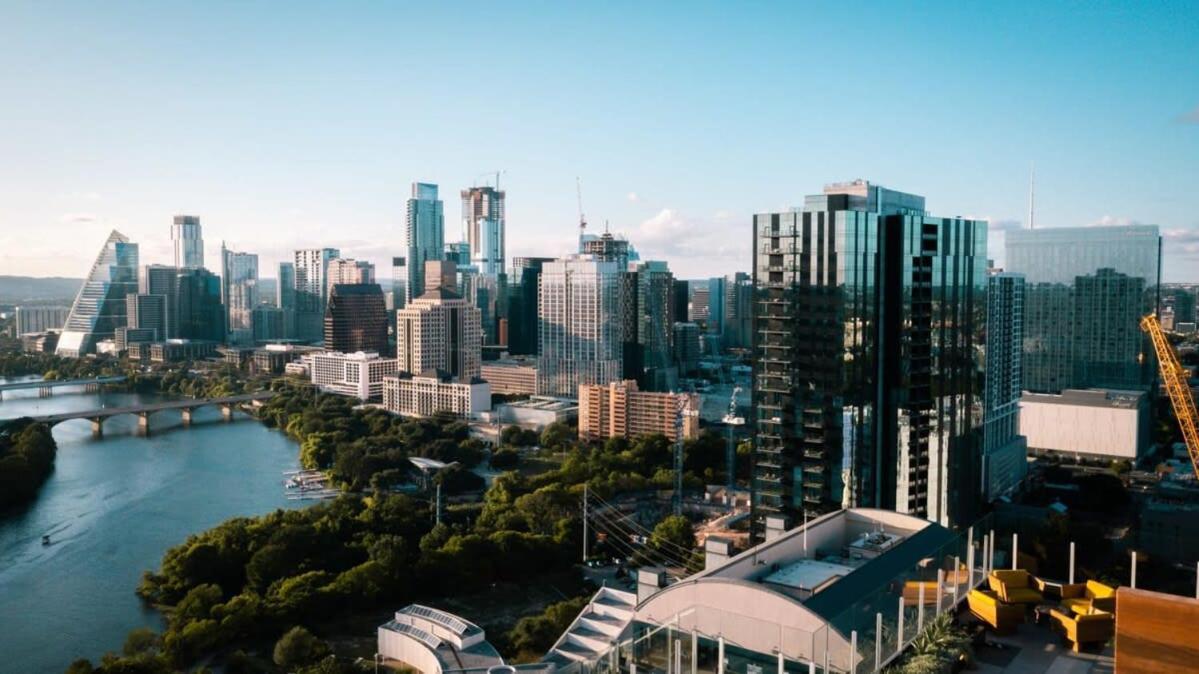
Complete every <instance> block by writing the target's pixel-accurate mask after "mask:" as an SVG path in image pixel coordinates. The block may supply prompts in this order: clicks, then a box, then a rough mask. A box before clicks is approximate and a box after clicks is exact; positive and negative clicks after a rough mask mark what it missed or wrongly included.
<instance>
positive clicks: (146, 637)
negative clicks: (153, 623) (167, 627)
mask: <svg viewBox="0 0 1199 674" xmlns="http://www.w3.org/2000/svg"><path fill="white" fill-rule="evenodd" d="M160 648H162V637H161V636H159V634H158V633H157V632H155V631H154V630H152V629H150V628H148V627H138V628H137V629H134V630H132V631H130V632H129V635H128V636H126V637H125V646H124V648H122V649H121V652H122V653H124V654H125V655H142V654H143V653H156V652H157V651H158V650H159V649H160Z"/></svg>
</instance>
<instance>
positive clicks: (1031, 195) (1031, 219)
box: [1028, 162, 1037, 229]
mask: <svg viewBox="0 0 1199 674" xmlns="http://www.w3.org/2000/svg"><path fill="white" fill-rule="evenodd" d="M1036 203H1037V167H1036V165H1035V164H1033V163H1032V162H1029V163H1028V228H1029V229H1036V228H1037V219H1036Z"/></svg>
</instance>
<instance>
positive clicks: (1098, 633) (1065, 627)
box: [1049, 609, 1116, 653]
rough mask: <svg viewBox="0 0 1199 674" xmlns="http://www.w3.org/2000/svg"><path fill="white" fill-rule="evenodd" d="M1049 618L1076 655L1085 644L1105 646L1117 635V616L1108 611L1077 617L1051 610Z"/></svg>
mask: <svg viewBox="0 0 1199 674" xmlns="http://www.w3.org/2000/svg"><path fill="white" fill-rule="evenodd" d="M1049 618H1050V620H1052V621H1053V626H1054V628H1055V629H1056V630H1057V631H1058V632H1060V633H1061V634H1062V635H1063V636H1065V637H1066V639H1067V640H1068V641H1069V642H1070V647H1071V648H1073V649H1074V652H1075V653H1077V652H1078V651H1079V649H1080V648H1081V647H1082V645H1083V644H1096V643H1097V644H1105V643H1107V641H1108V639H1111V638H1112V637H1113V636H1114V635H1115V634H1116V616H1115V615H1113V614H1111V613H1108V612H1107V611H1095V612H1093V613H1089V614H1087V615H1079V616H1076V615H1071V614H1070V613H1069V612H1062V611H1059V610H1057V609H1051V610H1050V611H1049Z"/></svg>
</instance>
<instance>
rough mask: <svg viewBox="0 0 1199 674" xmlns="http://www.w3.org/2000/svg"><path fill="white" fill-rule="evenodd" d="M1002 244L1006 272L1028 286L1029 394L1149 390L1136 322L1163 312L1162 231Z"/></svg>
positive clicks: (1014, 235) (1148, 366)
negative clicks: (1018, 276)
mask: <svg viewBox="0 0 1199 674" xmlns="http://www.w3.org/2000/svg"><path fill="white" fill-rule="evenodd" d="M1005 241H1006V244H1005V245H1006V254H1007V261H1006V267H1007V269H1008V270H1009V271H1013V272H1018V273H1022V274H1024V275H1025V277H1026V279H1027V288H1026V301H1025V316H1026V322H1025V332H1024V360H1025V363H1024V380H1025V387H1026V388H1027V389H1028V390H1030V391H1035V392H1041V393H1060V392H1061V391H1062V390H1064V389H1067V388H1091V387H1099V388H1115V389H1131V390H1145V389H1146V388H1148V387H1149V386H1150V385H1151V384H1152V382H1153V380H1154V376H1155V372H1156V370H1155V368H1156V362H1155V360H1154V358H1153V354H1152V350H1151V349H1149V348H1147V342H1146V341H1145V337H1144V335H1142V334H1141V331H1140V328H1139V321H1140V317H1141V316H1142V315H1144V314H1146V313H1149V312H1152V311H1155V309H1156V307H1157V306H1158V304H1159V296H1158V295H1159V284H1160V273H1161V236H1160V234H1159V232H1158V228H1157V227H1156V226H1152V225H1129V226H1122V227H1072V228H1056V229H1031V230H1018V231H1014V232H1008V233H1007V235H1006V237H1005Z"/></svg>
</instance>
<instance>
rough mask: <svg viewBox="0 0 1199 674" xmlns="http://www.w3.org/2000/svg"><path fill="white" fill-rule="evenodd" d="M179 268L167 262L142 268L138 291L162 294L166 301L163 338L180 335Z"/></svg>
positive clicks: (148, 293) (172, 337) (147, 293)
mask: <svg viewBox="0 0 1199 674" xmlns="http://www.w3.org/2000/svg"><path fill="white" fill-rule="evenodd" d="M178 277H179V269H178V268H177V267H172V266H171V265H167V264H148V265H146V266H145V267H143V268H142V269H141V276H140V277H139V280H138V292H139V293H140V294H142V295H161V296H162V297H163V298H164V300H163V302H164V303H165V312H166V318H165V319H164V322H165V330H166V334H165V335H163V336H162V337H161V339H174V338H176V337H178V336H179V278H178Z"/></svg>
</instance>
